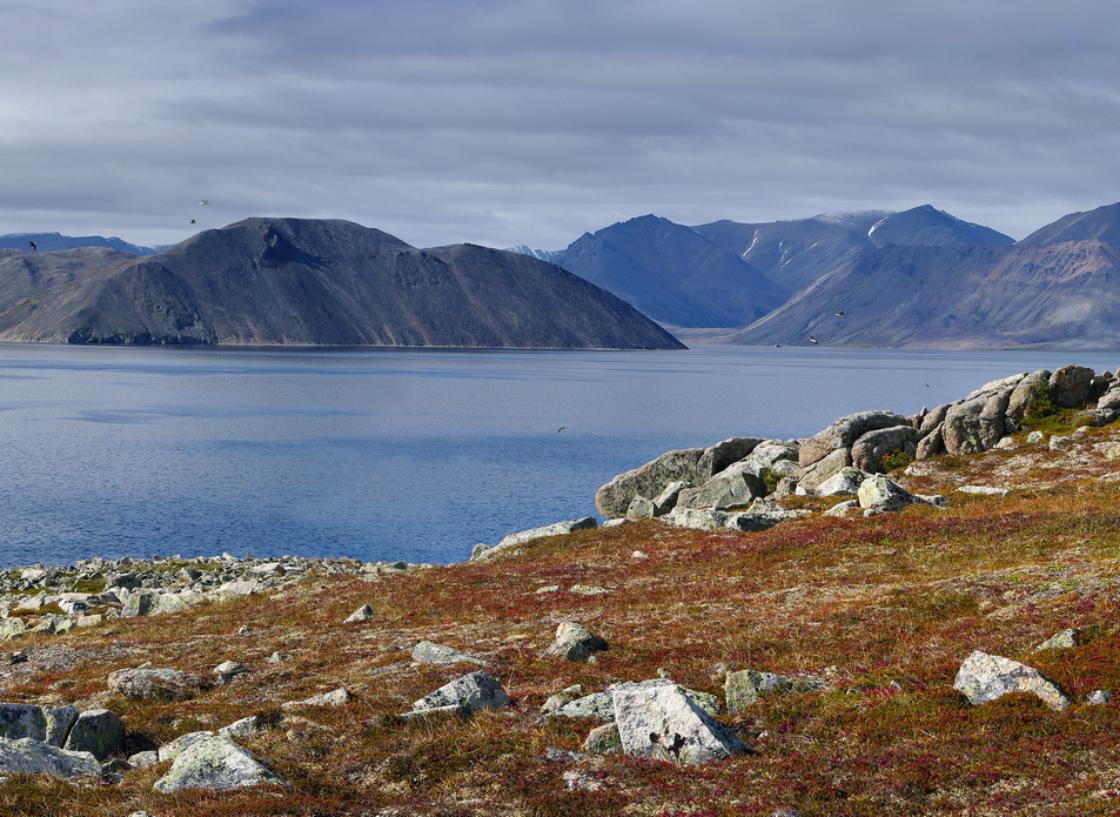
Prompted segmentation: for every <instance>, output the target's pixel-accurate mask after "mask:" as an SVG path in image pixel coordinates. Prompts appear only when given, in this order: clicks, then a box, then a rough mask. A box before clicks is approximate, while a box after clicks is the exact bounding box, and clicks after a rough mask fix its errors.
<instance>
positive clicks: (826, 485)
mask: <svg viewBox="0 0 1120 817" xmlns="http://www.w3.org/2000/svg"><path fill="white" fill-rule="evenodd" d="M868 476H870V475H869V474H866V473H864V472H863V471H860V470H859V469H858V468H844V469H842V470H841V471H839V472H838V473H836V474H833V475H832V476H831V477H829V478H828V479H826V480H825V481H824V482H822V483H821V484H820V485H818V486H817V488H816V490H815V491H813V494H814V495H815V496H836V495H837V494H854V493H856V492H857V491H859V486H860V485H862V484H863V481H864V480H865V479H867V477H868Z"/></svg>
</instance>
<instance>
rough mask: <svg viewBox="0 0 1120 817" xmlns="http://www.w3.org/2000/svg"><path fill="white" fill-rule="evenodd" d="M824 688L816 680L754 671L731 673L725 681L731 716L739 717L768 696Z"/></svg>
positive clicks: (724, 685) (726, 699)
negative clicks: (760, 699) (763, 697)
mask: <svg viewBox="0 0 1120 817" xmlns="http://www.w3.org/2000/svg"><path fill="white" fill-rule="evenodd" d="M824 686H825V685H824V682H823V681H819V680H817V679H816V678H787V677H786V676H784V675H776V674H774V673H772V672H760V671H758V670H753V669H745V670H739V671H737V672H729V673H727V675H726V676H725V677H724V681H723V690H724V700H725V701H726V702H727V711H728V713H729V714H731V715H737V714H738V713H740V712H742V711H743V710H745V709H746V708H747V707H749V706H750V705H751V704H753V703H755V702H756V701H757V700H758V699H759V698H761V697H762V696H763V695H766V694H775V695H787V694H789V693H791V692H816V691H817V690H820V689H824Z"/></svg>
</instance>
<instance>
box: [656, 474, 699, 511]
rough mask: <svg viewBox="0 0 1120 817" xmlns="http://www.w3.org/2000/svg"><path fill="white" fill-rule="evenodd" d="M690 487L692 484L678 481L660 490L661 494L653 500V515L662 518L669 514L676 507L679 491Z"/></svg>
mask: <svg viewBox="0 0 1120 817" xmlns="http://www.w3.org/2000/svg"><path fill="white" fill-rule="evenodd" d="M691 487H692V483H690V482H682V481H680V480H678V481H676V482H670V483H669V484H668V485H666V486H665V487H664V488H663V489H662V491H661V493H659V494H658V495H657V496H656V497H654V498H653V515H654V516H664V515H665V514H667V513H669V511H671V510H673V508H675V507H676V505H677V499H678V498H679V497H680V495H681V491H683V490H685V489H686V488H691Z"/></svg>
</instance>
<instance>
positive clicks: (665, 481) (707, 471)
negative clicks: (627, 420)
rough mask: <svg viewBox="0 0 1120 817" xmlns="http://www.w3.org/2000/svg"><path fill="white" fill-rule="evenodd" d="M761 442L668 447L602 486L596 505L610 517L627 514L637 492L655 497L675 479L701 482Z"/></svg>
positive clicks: (735, 440) (754, 439)
mask: <svg viewBox="0 0 1120 817" xmlns="http://www.w3.org/2000/svg"><path fill="white" fill-rule="evenodd" d="M760 442H762V440H761V439H760V438H758V437H732V438H731V439H728V440H722V441H720V442H718V443H716V444H715V445H713V446H709V447H708V448H684V449H679V450H675V451H667V452H665V453H664V454H662V455H661V456H660V457H657V458H656V459H654V460H651V461H649V462H647V463H646V464H645V465H641V466H639V467H637V468H634V469H631V470H630V471H627V472H625V473H623V474H619V475H618V476H616V477H614V478H613V479H612V480H611V481H610V482H608V483H607V484H605V485H603V486H601V487H600V488H599V490H598V491H597V492H596V493H595V506H596V507H597V508H598V509H599V513H601V514H602V515H603V516H604V517H606V518H607V519H613V518H617V517H621V516H625V515H626V510H627V508H629V507H630V502H631V501H632V500H633V499H634V497H635V496H638V495H641V496H644V497H656V496H658V495H660V494H661V492H662V491H663V490H664V489H665V488H667V487H668V486H669V485H670V484H671V483H673V482H685V483H689V484H692V485H700V484H701V483H704V482H706V481H707V480H709V479H711V478H712V477H713V476H714V475H716V474H718V473H719V472H720V471H723V470H724V469H726V468H727V467H728V466H729V465H731V464H732V463H735V462H738V461H739V460H741V459H743V458H744V457H746V456H747V455H748V454H750V453H751V452H752V451H753V450H754V448H755V446H757V445H758V444H759V443H760Z"/></svg>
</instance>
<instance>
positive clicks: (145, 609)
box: [121, 592, 159, 618]
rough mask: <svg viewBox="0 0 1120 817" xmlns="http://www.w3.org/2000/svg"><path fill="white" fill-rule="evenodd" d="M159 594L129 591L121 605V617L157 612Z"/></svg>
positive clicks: (134, 616) (148, 614)
mask: <svg viewBox="0 0 1120 817" xmlns="http://www.w3.org/2000/svg"><path fill="white" fill-rule="evenodd" d="M158 599H159V596H158V594H156V593H145V592H139V593H129V594H128V597H127V598H126V599H125V600H124V604H123V606H122V607H121V618H136V617H137V616H150V615H151V614H152V613H154V612H155V609H156V605H157V604H158Z"/></svg>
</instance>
